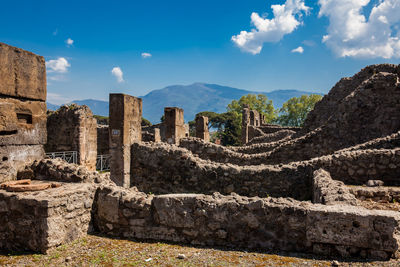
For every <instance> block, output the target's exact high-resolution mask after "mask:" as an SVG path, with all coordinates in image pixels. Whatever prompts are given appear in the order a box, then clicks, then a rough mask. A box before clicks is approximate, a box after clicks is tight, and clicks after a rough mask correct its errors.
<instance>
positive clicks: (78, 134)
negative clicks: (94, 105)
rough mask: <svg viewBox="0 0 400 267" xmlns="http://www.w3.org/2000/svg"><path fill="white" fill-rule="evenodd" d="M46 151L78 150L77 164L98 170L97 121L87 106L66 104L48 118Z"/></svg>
mask: <svg viewBox="0 0 400 267" xmlns="http://www.w3.org/2000/svg"><path fill="white" fill-rule="evenodd" d="M47 133H48V138H47V144H46V145H45V150H46V152H59V151H60V152H64V151H77V164H79V165H83V166H86V167H87V168H88V169H89V170H93V171H94V170H96V159H97V140H98V138H97V121H96V119H95V118H94V117H93V113H92V111H91V110H90V109H89V108H88V107H87V106H79V105H76V104H71V105H64V106H62V107H60V108H59V109H58V110H57V111H55V112H50V113H49V116H48V118H47Z"/></svg>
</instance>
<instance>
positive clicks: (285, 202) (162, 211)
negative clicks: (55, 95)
mask: <svg viewBox="0 0 400 267" xmlns="http://www.w3.org/2000/svg"><path fill="white" fill-rule="evenodd" d="M95 207H96V210H97V211H96V212H95V220H94V221H95V226H96V228H97V229H98V230H100V231H101V232H102V233H104V234H107V235H112V236H119V237H123V238H139V239H153V240H164V241H173V242H183V243H188V244H194V245H220V246H228V247H240V248H253V249H254V248H259V249H260V248H261V249H279V250H284V251H292V252H296V251H297V252H298V251H300V252H314V253H325V254H328V255H337V254H339V255H341V256H343V257H348V256H353V257H362V258H374V257H379V258H380V259H388V258H389V257H391V256H395V254H396V253H397V252H398V250H399V247H398V245H399V241H400V236H399V222H400V215H399V214H398V213H396V212H389V211H370V210H366V209H363V208H353V207H352V206H324V205H313V204H311V203H306V202H298V201H295V200H292V199H273V198H266V199H261V198H246V197H241V196H238V195H236V194H232V195H230V196H222V195H220V194H218V193H215V194H214V195H212V196H210V195H209V196H206V195H195V194H172V195H161V196H149V195H144V194H143V193H141V192H137V191H136V189H135V188H133V189H122V188H118V187H103V188H101V189H99V191H98V198H97V199H96V202H95ZM321 246H323V247H324V249H323V250H318V248H320V247H321ZM342 248H344V249H342ZM347 251H351V253H349V252H347Z"/></svg>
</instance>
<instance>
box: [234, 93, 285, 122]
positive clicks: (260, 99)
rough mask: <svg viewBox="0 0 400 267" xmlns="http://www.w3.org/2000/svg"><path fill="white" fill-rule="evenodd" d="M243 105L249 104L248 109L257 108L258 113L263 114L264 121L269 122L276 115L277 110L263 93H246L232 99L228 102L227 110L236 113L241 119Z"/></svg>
mask: <svg viewBox="0 0 400 267" xmlns="http://www.w3.org/2000/svg"><path fill="white" fill-rule="evenodd" d="M244 105H249V107H250V109H253V110H257V111H258V112H259V113H261V114H263V115H264V116H265V120H266V122H271V121H273V120H274V119H276V117H277V112H276V110H275V108H274V105H273V103H272V100H269V99H268V98H267V97H266V96H265V95H263V94H258V95H254V94H248V95H245V96H242V97H241V98H240V99H239V100H233V101H232V102H231V103H230V104H228V107H227V111H228V112H234V113H236V115H237V116H239V117H240V121H241V118H242V110H243V107H244Z"/></svg>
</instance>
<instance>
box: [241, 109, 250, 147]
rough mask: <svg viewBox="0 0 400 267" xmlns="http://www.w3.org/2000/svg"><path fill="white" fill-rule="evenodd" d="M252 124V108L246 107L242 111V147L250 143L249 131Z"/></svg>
mask: <svg viewBox="0 0 400 267" xmlns="http://www.w3.org/2000/svg"><path fill="white" fill-rule="evenodd" d="M249 124H250V108H249V107H248V106H247V107H244V108H243V110H242V136H241V141H242V145H245V144H247V142H249V129H248V126H249Z"/></svg>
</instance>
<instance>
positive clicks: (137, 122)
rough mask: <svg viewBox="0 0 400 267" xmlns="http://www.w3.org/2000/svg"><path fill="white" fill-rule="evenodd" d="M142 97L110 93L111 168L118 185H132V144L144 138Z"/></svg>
mask: <svg viewBox="0 0 400 267" xmlns="http://www.w3.org/2000/svg"><path fill="white" fill-rule="evenodd" d="M141 122H142V99H141V98H136V97H133V96H130V95H125V94H110V126H109V128H110V154H111V162H110V170H111V174H110V176H111V180H113V181H114V182H115V183H116V184H117V185H119V186H123V187H126V188H128V187H130V185H131V177H130V176H131V173H130V169H131V145H132V144H133V143H135V142H140V141H141V140H142V126H141Z"/></svg>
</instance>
